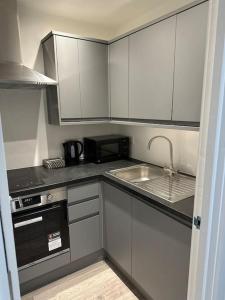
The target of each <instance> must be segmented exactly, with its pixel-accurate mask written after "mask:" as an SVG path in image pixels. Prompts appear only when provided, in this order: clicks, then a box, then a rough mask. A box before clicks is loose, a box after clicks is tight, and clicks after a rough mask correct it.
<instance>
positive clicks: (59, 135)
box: [0, 7, 198, 174]
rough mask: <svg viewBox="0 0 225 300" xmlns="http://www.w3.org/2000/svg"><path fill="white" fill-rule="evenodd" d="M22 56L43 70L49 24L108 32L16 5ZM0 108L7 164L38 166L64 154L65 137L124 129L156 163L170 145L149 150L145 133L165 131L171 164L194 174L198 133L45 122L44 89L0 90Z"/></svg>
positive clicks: (135, 152)
mask: <svg viewBox="0 0 225 300" xmlns="http://www.w3.org/2000/svg"><path fill="white" fill-rule="evenodd" d="M19 17H20V38H21V52H22V59H23V62H24V64H25V65H27V66H29V67H31V68H34V69H36V70H39V71H41V72H43V71H44V67H43V56H42V48H41V47H40V40H41V39H42V38H43V36H45V35H46V33H48V32H49V31H50V30H58V31H67V32H72V33H77V34H81V35H84V36H93V37H98V38H106V39H107V37H110V36H111V33H110V32H108V31H106V30H104V28H102V26H101V27H99V26H97V27H96V26H93V25H92V24H87V23H82V22H75V21H71V20H66V19H62V18H59V17H53V16H47V15H43V14H42V15H38V14H36V13H34V12H32V11H27V10H26V9H24V8H21V7H19ZM0 112H1V114H2V123H3V135H4V140H5V148H6V160H7V168H8V169H14V168H22V167H29V166H36V165H40V164H41V163H42V159H44V158H47V157H54V156H57V155H61V154H62V146H61V144H62V142H64V141H65V140H66V139H71V138H81V137H83V136H88V135H98V134H99V135H100V134H109V133H123V134H127V135H129V136H132V137H134V145H133V146H132V157H133V158H136V159H140V160H144V161H149V162H152V163H156V164H159V165H164V164H166V163H167V162H168V155H169V154H168V146H167V145H165V144H164V143H165V142H164V141H155V142H154V144H153V145H152V149H151V153H149V151H147V149H146V145H147V142H148V140H149V138H150V137H151V136H153V135H156V134H163V135H166V136H168V137H170V138H171V140H172V142H173V144H174V156H175V166H176V167H177V168H178V169H180V170H182V171H186V172H188V173H190V174H195V170H196V161H197V148H198V147H197V145H198V133H197V132H187V131H178V130H168V129H160V130H159V129H152V128H148V127H144V126H140V127H137V126H118V125H76V126H64V127H59V126H53V125H49V124H48V123H47V120H46V118H47V114H46V95H45V91H44V90H42V91H40V90H0Z"/></svg>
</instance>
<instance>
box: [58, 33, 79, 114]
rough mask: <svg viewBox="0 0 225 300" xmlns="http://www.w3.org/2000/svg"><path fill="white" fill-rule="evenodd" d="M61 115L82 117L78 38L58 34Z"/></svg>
mask: <svg viewBox="0 0 225 300" xmlns="http://www.w3.org/2000/svg"><path fill="white" fill-rule="evenodd" d="M55 39H56V56H57V69H58V81H59V102H60V116H61V118H62V119H68V118H69V119H73V118H81V107H80V83H79V63H78V48H77V40H75V39H71V38H68V37H63V36H56V37H55Z"/></svg>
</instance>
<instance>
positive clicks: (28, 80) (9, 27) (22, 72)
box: [0, 0, 57, 89]
mask: <svg viewBox="0 0 225 300" xmlns="http://www.w3.org/2000/svg"><path fill="white" fill-rule="evenodd" d="M0 39H1V46H0V88H4V89H9V88H42V87H46V86H49V85H56V84H57V82H56V81H55V80H53V79H51V78H49V77H47V76H45V75H43V74H41V73H39V72H37V71H35V70H32V69H30V68H28V67H26V66H24V65H23V64H22V62H21V50H20V38H19V26H18V15H17V2H16V0H1V1H0Z"/></svg>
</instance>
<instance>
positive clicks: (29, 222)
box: [14, 217, 43, 228]
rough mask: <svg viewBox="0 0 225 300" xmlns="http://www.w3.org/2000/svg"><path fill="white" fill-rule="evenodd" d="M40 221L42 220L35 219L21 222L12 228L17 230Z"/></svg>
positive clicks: (39, 218)
mask: <svg viewBox="0 0 225 300" xmlns="http://www.w3.org/2000/svg"><path fill="white" fill-rule="evenodd" d="M42 220H43V218H42V217H37V218H34V219H30V220H27V221H22V222H19V223H15V224H14V227H15V228H18V227H22V226H26V225H29V224H33V223H37V222H41V221H42Z"/></svg>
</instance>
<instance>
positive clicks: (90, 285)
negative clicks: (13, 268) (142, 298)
mask: <svg viewBox="0 0 225 300" xmlns="http://www.w3.org/2000/svg"><path fill="white" fill-rule="evenodd" d="M135 299H138V298H137V297H136V296H135V295H134V294H133V293H132V292H131V291H130V290H129V288H128V287H127V286H126V285H125V284H124V283H123V282H122V281H121V279H120V278H119V277H118V276H117V275H116V274H115V273H114V272H113V270H112V269H111V268H110V267H109V266H108V265H107V264H106V263H105V262H104V261H101V262H98V263H96V264H93V265H91V266H89V267H87V268H85V269H83V270H80V271H78V272H75V273H73V274H70V275H68V276H66V277H63V278H61V279H59V280H57V281H55V282H53V283H51V284H48V285H46V286H44V287H42V288H40V289H38V290H35V291H33V292H31V293H29V294H26V295H25V296H23V297H22V300H135Z"/></svg>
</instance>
